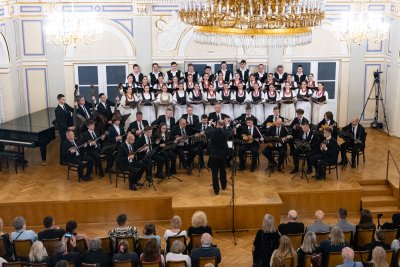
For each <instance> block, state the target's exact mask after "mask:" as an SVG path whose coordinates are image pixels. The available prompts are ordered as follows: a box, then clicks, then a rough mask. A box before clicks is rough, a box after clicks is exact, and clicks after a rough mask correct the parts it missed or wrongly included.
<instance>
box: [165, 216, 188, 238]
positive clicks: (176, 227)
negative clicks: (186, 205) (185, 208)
mask: <svg viewBox="0 0 400 267" xmlns="http://www.w3.org/2000/svg"><path fill="white" fill-rule="evenodd" d="M181 227H182V219H181V217H179V216H177V215H175V216H174V217H172V219H171V229H167V230H165V233H164V239H165V241H167V240H168V237H170V236H186V235H187V233H186V231H185V230H182V229H181Z"/></svg>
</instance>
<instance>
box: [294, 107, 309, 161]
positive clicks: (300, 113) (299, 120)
mask: <svg viewBox="0 0 400 267" xmlns="http://www.w3.org/2000/svg"><path fill="white" fill-rule="evenodd" d="M305 123H308V124H309V121H308V120H307V119H306V118H305V117H304V110H303V109H301V108H299V109H296V118H294V119H293V121H292V123H291V124H290V129H291V130H292V135H293V136H294V137H297V136H301V135H302V134H303V131H302V127H301V125H303V124H305ZM289 146H290V154H291V155H293V151H294V149H295V148H294V140H291V141H290V142H289Z"/></svg>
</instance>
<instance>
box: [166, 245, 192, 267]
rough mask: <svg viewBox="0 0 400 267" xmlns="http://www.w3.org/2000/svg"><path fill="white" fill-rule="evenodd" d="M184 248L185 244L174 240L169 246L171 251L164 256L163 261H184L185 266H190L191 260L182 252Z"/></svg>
mask: <svg viewBox="0 0 400 267" xmlns="http://www.w3.org/2000/svg"><path fill="white" fill-rule="evenodd" d="M184 250H185V245H184V244H183V243H182V242H181V241H179V240H175V241H174V242H173V243H172V246H171V252H169V253H168V254H167V256H166V257H165V261H166V262H167V263H168V262H170V261H186V266H187V267H190V266H192V261H191V259H190V257H189V256H188V255H184V254H182V253H183V251H184Z"/></svg>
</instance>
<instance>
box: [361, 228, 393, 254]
mask: <svg viewBox="0 0 400 267" xmlns="http://www.w3.org/2000/svg"><path fill="white" fill-rule="evenodd" d="M377 246H380V247H383V248H384V249H385V250H389V249H390V245H388V244H385V234H384V233H383V230H382V229H378V230H376V231H375V234H374V240H373V241H372V242H371V243H370V244H367V245H365V250H369V251H372V250H373V249H374V248H375V247H377Z"/></svg>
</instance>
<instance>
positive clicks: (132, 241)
mask: <svg viewBox="0 0 400 267" xmlns="http://www.w3.org/2000/svg"><path fill="white" fill-rule="evenodd" d="M122 240H126V241H128V245H129V252H136V251H137V247H136V240H135V238H133V236H126V237H122V236H120V237H116V238H115V245H116V248H115V249H114V250H115V251H118V244H119V242H121V241H122Z"/></svg>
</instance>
